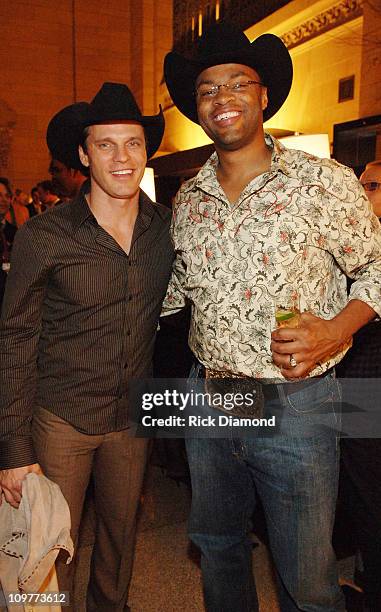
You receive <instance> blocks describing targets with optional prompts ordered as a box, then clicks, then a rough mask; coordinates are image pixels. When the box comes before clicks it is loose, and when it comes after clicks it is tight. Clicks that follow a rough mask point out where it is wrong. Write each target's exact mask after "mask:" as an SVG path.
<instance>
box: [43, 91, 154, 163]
mask: <svg viewBox="0 0 381 612" xmlns="http://www.w3.org/2000/svg"><path fill="white" fill-rule="evenodd" d="M112 121H114V122H117V121H136V122H137V123H140V124H141V125H142V126H143V128H144V132H145V135H146V141H147V158H150V157H152V155H154V153H156V151H157V149H158V148H159V146H160V143H161V140H162V138H163V133H164V116H163V111H162V109H161V108H160V112H159V113H158V114H157V115H153V116H149V115H148V116H144V115H142V113H141V111H140V108H139V106H138V104H137V102H136V100H135V98H134V96H133V94H132V92H131V91H130V90H129V88H128V87H127V85H124V84H122V83H104V84H103V85H102V87H101V89H100V90H99V91H98V93H97V94H96V95H95V97H94V98H93V99H92V101H91V102H90V103H88V102H78V103H76V104H70V105H69V106H66V107H65V108H63V109H62V110H61V111H59V112H58V113H57V114H56V115H54V117H53V118H52V119H51V121H50V122H49V125H48V129H47V134H46V141H47V144H48V148H49V150H50V152H51V154H52V156H53V157H54V158H56V159H58V160H59V161H62V162H63V163H65V164H66V165H67V166H69V167H70V168H76V169H79V170H81V171H83V172H86V169H85V168H84V166H82V164H81V162H80V159H79V155H78V146H79V144H80V143H81V140H82V136H83V130H84V129H85V128H86V127H89V126H90V125H96V124H99V123H106V122H112Z"/></svg>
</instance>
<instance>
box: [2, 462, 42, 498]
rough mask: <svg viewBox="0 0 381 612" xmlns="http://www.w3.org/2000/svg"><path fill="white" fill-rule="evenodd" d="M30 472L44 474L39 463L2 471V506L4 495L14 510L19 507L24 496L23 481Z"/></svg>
mask: <svg viewBox="0 0 381 612" xmlns="http://www.w3.org/2000/svg"><path fill="white" fill-rule="evenodd" d="M30 472H34V473H35V474H42V470H41V468H40V466H39V464H38V463H33V464H32V465H25V466H23V467H18V468H13V469H11V470H0V505H1V503H2V501H3V495H4V497H5V499H6V501H7V502H8V503H9V504H10V505H11V506H13V508H18V507H19V505H20V501H21V496H22V481H23V480H24V478H25V476H26V475H27V474H29V473H30Z"/></svg>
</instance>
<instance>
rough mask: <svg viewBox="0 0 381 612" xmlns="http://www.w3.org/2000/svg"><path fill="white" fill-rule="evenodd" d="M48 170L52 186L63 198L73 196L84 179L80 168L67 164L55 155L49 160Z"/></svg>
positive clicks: (71, 197)
mask: <svg viewBox="0 0 381 612" xmlns="http://www.w3.org/2000/svg"><path fill="white" fill-rule="evenodd" d="M49 172H50V175H51V177H52V183H53V185H54V188H55V189H56V190H57V193H59V195H60V196H61V198H62V199H63V200H72V199H73V198H75V196H76V195H77V194H78V193H79V190H80V189H81V187H82V185H83V183H84V182H85V180H86V176H84V175H83V174H82V172H81V171H80V170H76V169H75V168H72V167H71V166H67V165H66V164H65V163H64V162H62V161H60V160H59V159H57V158H55V157H53V158H52V160H51V162H50V165H49Z"/></svg>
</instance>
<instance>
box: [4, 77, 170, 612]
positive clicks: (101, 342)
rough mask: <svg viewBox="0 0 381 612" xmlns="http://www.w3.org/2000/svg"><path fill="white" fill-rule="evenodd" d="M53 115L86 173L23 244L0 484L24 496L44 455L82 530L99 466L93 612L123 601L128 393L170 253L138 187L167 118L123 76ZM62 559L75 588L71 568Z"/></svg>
mask: <svg viewBox="0 0 381 612" xmlns="http://www.w3.org/2000/svg"><path fill="white" fill-rule="evenodd" d="M53 121H54V122H55V123H57V122H58V124H59V127H60V131H61V139H62V141H63V143H65V146H67V147H68V148H69V149H70V150H71V151H72V156H73V158H74V163H75V167H78V168H82V169H88V171H89V173H90V181H89V183H87V184H85V185H84V188H83V189H82V190H81V193H80V194H79V195H78V196H77V197H76V198H75V199H74V200H73V201H72V202H70V203H68V204H62V205H61V206H59V207H57V208H55V209H53V210H51V211H48V212H47V213H45V214H44V215H40V216H38V217H34V218H33V219H32V220H31V221H30V223H28V224H26V225H25V227H23V228H22V230H20V232H19V236H18V239H17V241H16V243H15V247H14V252H13V259H12V269H11V273H10V275H9V284H8V288H7V292H6V295H5V300H4V305H3V310H2V320H1V334H0V347H1V349H0V351H1V354H2V355H6V359H4V360H3V361H2V364H1V373H0V378H1V382H0V386H1V420H0V468H1V469H2V471H1V472H0V486H1V490H2V495H3V496H4V497H5V500H6V501H7V502H9V503H10V504H11V505H13V506H14V507H17V506H18V504H19V502H20V500H21V495H22V481H23V479H24V478H25V476H26V475H27V474H28V473H29V472H37V473H39V472H40V466H41V469H42V470H43V472H44V473H45V475H46V476H47V477H49V478H50V479H51V480H53V481H55V482H56V483H58V484H59V485H60V487H61V489H62V492H63V494H64V496H65V497H66V499H67V501H68V504H69V507H70V511H71V519H72V536H73V539H74V541H76V538H77V534H78V526H79V523H80V518H81V513H82V506H83V500H84V496H85V491H86V487H87V485H88V482H89V478H90V476H91V475H92V477H93V482H94V501H95V511H96V530H95V534H96V535H95V545H94V550H93V556H92V562H91V574H90V583H89V588H88V594H87V610H93V611H96V610H97V611H99V610H107V611H108V610H114V611H121V610H124V609H127V608H126V606H127V604H126V601H127V596H128V586H129V581H130V576H131V568H132V557H133V550H134V529H135V518H136V510H137V506H138V502H139V496H140V491H141V484H142V479H143V473H144V467H145V459H146V446H147V445H146V440H144V439H139V438H134V437H132V436H131V435H129V429H128V427H129V421H128V401H127V391H128V385H129V380H130V379H131V378H141V377H147V376H150V374H151V360H152V352H153V345H154V340H155V332H156V327H157V320H158V316H159V313H160V309H161V303H162V300H163V297H164V294H165V291H166V287H167V284H168V279H169V276H170V270H171V265H172V261H173V251H172V247H171V244H170V238H169V223H170V219H169V216H170V215H169V212H168V210H167V209H166V208H165V207H163V206H161V205H159V204H155V203H153V202H152V201H151V200H150V199H149V198H148V197H147V196H146V195H145V194H144V192H142V191H141V190H140V188H139V184H140V181H141V179H142V176H143V173H144V169H145V165H146V161H147V157H151V156H152V155H153V154H154V153H155V151H156V150H157V149H158V147H159V145H160V141H161V138H162V135H163V130H164V120H163V116H162V113H161V112H160V113H159V114H158V115H156V116H153V117H149V116H143V115H142V114H141V112H140V110H139V108H138V106H137V104H136V102H135V99H134V97H133V95H132V93H131V92H130V91H129V89H128V88H127V86H126V85H122V84H117V83H105V84H104V85H103V87H102V88H101V90H100V91H99V92H98V93H97V95H96V96H95V98H94V99H93V100H92V102H91V103H90V104H87V103H79V104H74V105H71V106H69V107H67V108H65V109H63V110H62V111H61V112H60V113H58V115H57V116H56V117H55V118H54V119H53ZM57 571H58V578H59V587H60V590H61V591H69V592H71V593H72V571H71V569H70V566H65V565H63V564H62V563H58V565H57Z"/></svg>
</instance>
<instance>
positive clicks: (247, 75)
mask: <svg viewBox="0 0 381 612" xmlns="http://www.w3.org/2000/svg"><path fill="white" fill-rule="evenodd" d="M247 81H259V82H260V81H261V78H260V76H259V75H258V73H257V72H256V71H255V70H254V69H253V68H250V67H249V66H244V65H243V64H220V65H218V66H212V67H211V68H207V69H206V70H204V71H203V72H201V74H200V75H199V77H198V78H197V81H196V92H197V94H196V96H197V112H198V119H199V122H200V125H201V127H202V128H203V130H204V131H205V132H206V134H207V135H208V136H209V138H211V139H212V140H213V142H214V143H215V145H216V148H217V149H225V150H233V151H234V150H237V149H240V148H242V147H244V146H246V145H249V144H250V143H252V142H254V141H255V139H256V138H257V137H258V135H259V134H261V136H262V138H263V110H264V109H265V108H266V106H267V89H266V87H265V86H264V85H260V84H250V85H249V86H247V87H245V88H244V89H243V90H239V89H237V91H232V90H231V89H227V88H226V87H220V88H219V90H218V93H217V94H216V95H214V96H210V97H209V96H208V95H206V96H202V95H200V92H202V91H203V90H204V89H205V86H206V90H207V88H208V86H210V87H213V86H215V85H221V84H225V83H226V84H229V85H232V84H234V83H247ZM200 88H201V89H200Z"/></svg>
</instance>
